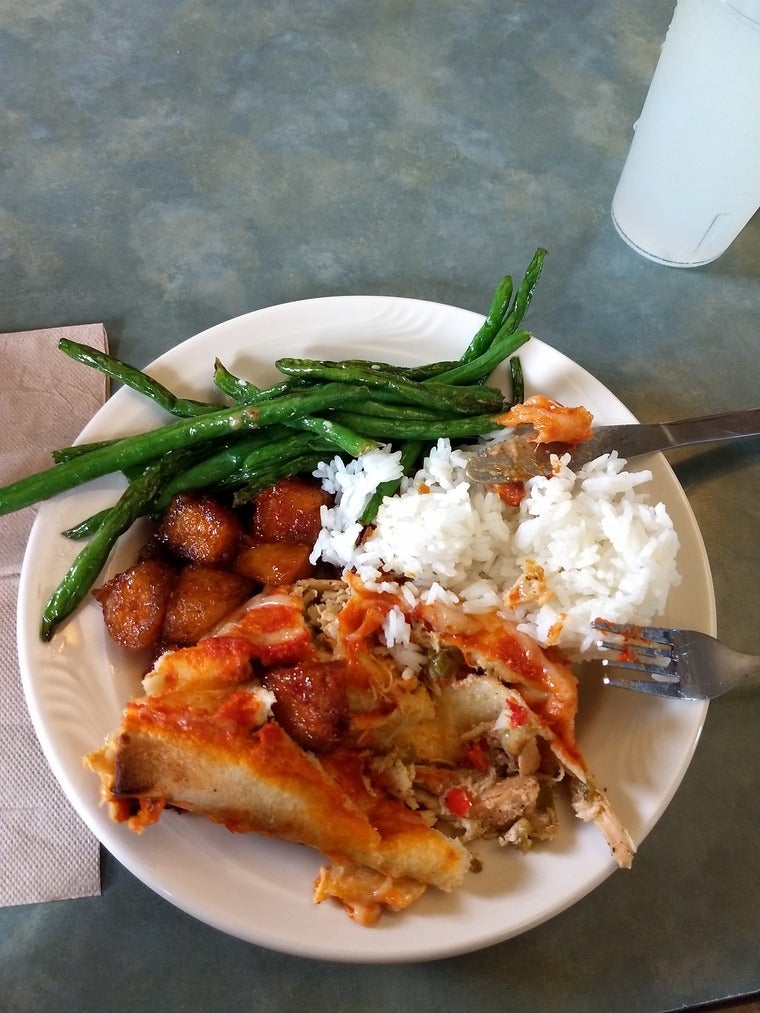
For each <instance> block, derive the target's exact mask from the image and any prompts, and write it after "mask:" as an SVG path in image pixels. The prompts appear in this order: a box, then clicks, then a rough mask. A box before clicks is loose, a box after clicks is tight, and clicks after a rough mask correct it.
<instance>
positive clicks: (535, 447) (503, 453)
mask: <svg viewBox="0 0 760 1013" xmlns="http://www.w3.org/2000/svg"><path fill="white" fill-rule="evenodd" d="M535 435H536V433H535V430H534V429H533V427H532V426H520V427H518V428H516V429H515V431H514V434H513V435H512V436H509V437H507V438H505V439H503V440H498V441H496V442H494V443H492V444H490V445H489V446H488V447H486V448H485V449H484V450H481V451H478V452H477V453H476V454H473V456H472V457H471V458H470V459H469V461H468V462H467V468H466V471H467V476H468V478H469V479H470V480H471V481H473V482H479V483H486V484H490V483H498V482H524V481H526V480H527V479H529V478H535V477H536V476H537V475H551V473H552V467H551V460H550V458H551V455H552V454H570V467H571V468H572V469H573V471H577V470H578V469H579V468H581V467H583V465H584V464H588V462H589V461H593V460H595V458H597V457H600V456H601V455H602V454H608V453H610V451H612V450H616V451H617V452H618V455H619V456H620V457H624V458H625V459H626V460H630V459H631V458H633V457H644V456H645V455H647V454H655V453H658V452H661V451H664V450H675V449H676V447H688V446H692V445H695V444H700V443H714V442H717V441H719V440H735V439H739V438H740V437H743V436H758V435H760V408H746V409H744V410H742V411H736V412H724V413H723V414H720V415H704V416H700V417H699V418H694V419H680V420H678V421H676V422H648V423H643V424H636V423H633V424H629V425H618V426H597V427H595V428H594V430H593V435H592V437H591V439H589V440H586V441H585V443H579V444H569V443H534V442H532V440H533V439H534V438H535Z"/></svg>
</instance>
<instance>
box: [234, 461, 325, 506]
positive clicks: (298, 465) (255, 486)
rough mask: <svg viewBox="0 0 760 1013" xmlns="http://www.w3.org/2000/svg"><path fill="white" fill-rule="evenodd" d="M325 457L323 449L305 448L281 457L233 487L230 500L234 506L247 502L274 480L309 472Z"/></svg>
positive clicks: (273, 482)
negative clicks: (293, 454) (286, 456)
mask: <svg viewBox="0 0 760 1013" xmlns="http://www.w3.org/2000/svg"><path fill="white" fill-rule="evenodd" d="M326 457H327V455H326V453H325V452H324V451H321V452H320V451H317V450H311V451H308V450H307V451H304V453H302V454H299V455H297V456H295V457H288V458H282V459H281V460H280V462H279V463H278V464H277V465H274V466H272V467H271V468H269V469H266V470H262V471H260V472H258V473H257V474H256V476H255V477H253V478H251V479H250V480H249V481H247V482H246V483H245V484H243V485H240V486H239V487H238V488H237V489H235V491H234V493H233V500H232V502H233V504H234V506H243V504H245V503H249V502H250V501H251V500H252V499H253V498H254V496H256V495H257V494H258V493H260V492H261V491H262V490H263V489H268V488H269V486H270V485H274V484H275V482H279V481H281V480H282V479H283V478H289V477H290V476H291V475H304V474H309V473H310V472H312V471H314V469H315V468H316V467H317V465H319V464H320V463H321V462H322V461H324V460H325V459H326Z"/></svg>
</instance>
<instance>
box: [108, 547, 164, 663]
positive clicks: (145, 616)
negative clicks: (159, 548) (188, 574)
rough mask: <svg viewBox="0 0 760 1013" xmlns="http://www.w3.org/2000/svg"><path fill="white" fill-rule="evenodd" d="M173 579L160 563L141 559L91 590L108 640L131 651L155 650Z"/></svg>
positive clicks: (160, 561)
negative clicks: (101, 613) (98, 605)
mask: <svg viewBox="0 0 760 1013" xmlns="http://www.w3.org/2000/svg"><path fill="white" fill-rule="evenodd" d="M176 576H177V575H176V572H175V570H174V568H173V567H172V566H170V565H169V564H168V563H166V562H164V561H163V560H161V559H157V558H153V559H145V560H143V561H142V562H139V563H136V564H135V565H134V566H131V567H130V568H129V569H128V570H124V571H123V573H118V574H117V575H116V576H115V577H112V578H111V580H109V581H107V582H106V583H105V584H104V585H103V586H102V587H99V588H95V589H94V590H93V592H92V593H93V595H94V596H95V598H96V599H97V601H98V603H99V604H100V607H101V608H102V609H103V620H104V622H105V625H106V629H107V630H108V633H109V636H110V637H111V639H112V640H114V641H115V642H116V643H117V644H120V645H121V646H122V647H126V648H128V649H129V650H133V651H138V650H144V649H146V648H152V647H155V646H156V644H157V643H158V641H159V637H160V635H161V629H162V626H163V622H164V616H165V614H166V607H167V604H168V601H169V595H170V594H171V591H172V588H173V587H174V582H175V580H176Z"/></svg>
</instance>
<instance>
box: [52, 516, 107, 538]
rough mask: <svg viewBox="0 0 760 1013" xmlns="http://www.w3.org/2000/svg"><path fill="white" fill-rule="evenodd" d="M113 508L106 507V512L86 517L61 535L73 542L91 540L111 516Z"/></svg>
mask: <svg viewBox="0 0 760 1013" xmlns="http://www.w3.org/2000/svg"><path fill="white" fill-rule="evenodd" d="M111 510H113V507H106V508H105V509H104V510H98V512H97V513H94V514H91V515H90V516H89V517H85V519H84V520H82V521H79V523H78V524H75V525H74V526H73V527H71V528H66V530H65V531H62V532H61V534H62V535H63V537H64V538H69V539H70V540H71V541H72V542H81V541H84V539H85V538H89V537H90V536H91V535H94V534H95V532H96V531H97V530H98V528H99V527H100V525H101V524H102V523H103V521H105V520H106V519H107V517H108V516H109V515H110V513H111Z"/></svg>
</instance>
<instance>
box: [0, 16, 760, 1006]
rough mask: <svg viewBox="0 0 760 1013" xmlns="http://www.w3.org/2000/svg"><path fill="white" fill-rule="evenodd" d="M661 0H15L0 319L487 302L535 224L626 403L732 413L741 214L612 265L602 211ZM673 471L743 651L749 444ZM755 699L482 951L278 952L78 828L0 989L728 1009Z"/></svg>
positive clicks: (544, 306) (742, 932) (568, 327)
mask: <svg viewBox="0 0 760 1013" xmlns="http://www.w3.org/2000/svg"><path fill="white" fill-rule="evenodd" d="M672 6H673V5H672V3H656V4H653V3H651V2H649V0H608V2H607V3H605V4H600V3H592V2H588V0H579V2H573V3H569V2H567V0H565V2H563V0H545V2H535V0H530V2H528V0H513V2H509V3H498V2H496V0H468V2H466V3H463V2H460V3H457V2H454V0H435V2H432V0H427V2H424V0H410V2H408V3H399V2H396V0H376V2H374V3H372V4H364V3H361V2H360V0H276V2H270V3H267V2H264V3H260V4H253V3H250V4H247V3H243V2H240V0H214V2H203V0H164V2H163V3H160V4H156V3H150V2H147V0H130V2H129V3H121V2H117V0H100V2H98V3H94V2H92V0H24V2H21V0H11V2H10V3H6V4H5V5H3V7H2V9H1V10H0V94H2V103H1V104H0V125H1V127H0V129H1V131H2V145H1V146H0V224H1V231H2V244H1V247H0V279H2V289H3V297H2V299H1V300H0V331H3V332H10V331H20V330H26V329H32V328H43V327H52V326H60V325H67V324H79V323H86V322H93V321H99V322H103V323H104V324H105V326H106V329H107V331H108V335H109V339H110V345H111V349H112V351H113V353H114V354H115V355H117V356H118V357H119V358H122V359H124V360H126V361H128V362H130V363H132V364H133V365H136V366H139V367H143V366H145V365H146V364H147V363H149V362H151V361H152V360H153V359H155V358H156V357H157V356H159V355H160V354H162V353H164V352H165V351H167V350H169V349H171V348H173V347H174V346H175V345H177V344H178V343H179V342H181V341H183V340H184V339H186V338H188V337H190V336H192V335H194V334H196V333H198V332H200V331H202V330H204V329H206V328H208V327H210V326H212V325H214V324H217V323H219V322H221V321H224V320H227V319H230V318H233V317H236V316H238V315H240V314H243V313H247V312H249V311H251V310H257V309H260V308H262V307H267V306H273V305H276V304H280V303H285V302H290V301H294V300H303V299H308V298H312V297H319V296H341V295H355V294H362V295H383V296H385V295H390V296H405V297H410V298H413V299H419V300H429V301H431V302H435V303H444V304H449V305H452V306H456V307H463V308H465V309H469V310H473V311H476V312H478V313H483V312H485V310H486V309H487V307H488V303H489V300H490V297H491V294H492V291H493V289H494V287H495V285H496V283H497V281H498V280H499V278H500V277H501V276H502V275H503V274H504V273H505V272H513V273H515V274H519V272H520V271H521V270H522V269H523V267H524V266H525V264H527V263H528V261H529V260H530V257H531V255H532V254H533V251H534V250H535V249H536V248H537V247H539V246H541V247H545V248H546V249H547V251H548V255H547V258H546V263H545V266H544V271H543V275H542V278H541V282H540V285H539V287H538V289H537V292H536V296H535V299H534V302H533V305H532V306H531V309H530V317H529V325H530V328H531V330H532V331H533V333H534V334H535V335H537V336H538V337H539V338H540V339H541V340H542V341H544V342H546V343H547V344H549V345H551V346H552V347H554V348H556V349H557V350H559V351H560V352H563V353H564V354H565V355H567V356H568V357H569V358H570V359H572V360H573V362H575V363H577V364H578V365H579V366H581V367H583V368H584V369H586V370H588V371H589V372H590V373H591V374H593V376H595V377H596V378H597V379H598V380H599V381H601V383H602V384H604V386H605V387H606V388H608V389H609V390H610V391H611V392H612V393H613V394H615V395H616V396H617V397H618V398H619V399H620V400H621V401H622V402H623V403H624V404H625V405H626V406H627V407H628V408H629V409H630V410H631V411H632V412H633V413H634V414H635V415H636V416H637V417H638V418H640V419H642V420H646V421H657V420H664V419H675V418H679V417H685V416H688V415H701V414H710V413H713V412H719V411H728V410H730V409H733V408H745V407H754V406H755V405H756V404H757V403H758V393H757V391H758V377H759V376H760V372H759V368H758V351H759V349H760V221H759V220H758V219H757V217H756V218H755V219H754V220H752V221H751V222H750V223H749V225H748V226H747V227H746V228H745V230H744V231H743V233H742V234H741V235H740V236H739V238H738V239H737V240H736V241H735V242H734V244H733V245H732V246H731V248H730V249H729V250H728V251H727V252H726V253H725V254H724V255H723V256H722V257H720V258H719V259H718V260H716V261H715V262H714V263H712V264H709V265H707V266H705V267H701V268H696V269H687V270H679V269H672V268H667V267H663V266H659V265H657V264H654V263H651V262H649V261H647V260H645V259H643V258H642V257H640V256H638V255H637V254H636V253H635V252H633V251H632V250H631V249H630V248H629V247H628V246H626V245H625V244H624V243H623V242H622V241H621V239H620V238H619V237H618V235H617V233H616V232H615V229H614V227H613V225H612V222H611V218H610V203H611V200H612V195H613V193H614V190H615V186H616V183H617V180H618V177H619V175H620V171H621V168H622V165H623V162H624V160H625V156H626V153H627V151H628V147H629V144H630V141H631V137H632V131H633V124H634V122H635V121H636V119H637V117H638V115H639V112H640V110H641V107H642V104H643V101H644V98H645V96H646V92H647V87H648V84H649V81H650V78H651V75H652V72H653V70H654V67H655V64H656V61H657V57H658V54H659V51H660V46H661V43H662V40H663V38H664V36H665V32H666V29H667V27H668V22H669V20H670V16H671V14H672ZM39 396H40V398H44V391H40V392H39ZM670 463H671V464H672V466H673V469H674V472H675V475H676V477H677V479H678V481H679V482H680V484H681V485H682V487H683V489H684V491H685V493H686V495H687V497H688V500H689V503H690V505H691V509H692V510H693V512H694V516H695V518H696V520H697V523H698V525H699V528H700V530H701V533H702V537H703V539H704V543H705V548H706V551H707V556H708V558H709V564H710V568H711V573H712V581H713V584H714V589H715V601H716V611H717V624H718V632H719V635H720V636H721V638H722V639H724V640H726V641H727V642H729V643H731V644H732V645H733V646H735V647H737V648H739V649H741V650H743V651H746V652H750V653H754V654H760V621H759V619H760V596H759V594H758V574H759V573H760V552H759V551H758V543H759V539H758V529H759V527H760V442H759V438H756V437H750V438H748V439H746V440H743V441H739V442H736V443H734V444H731V445H720V446H718V447H712V448H703V449H699V450H688V451H679V452H677V453H674V454H672V455H671V457H670ZM3 635H4V636H8V637H10V636H14V635H15V634H14V631H13V630H11V629H8V630H3ZM759 718H760V694H759V693H758V685H757V682H754V683H751V684H748V685H745V686H744V687H742V688H740V689H738V690H735V691H734V692H732V693H729V694H728V695H726V696H724V697H721V698H720V699H718V700H716V701H714V702H713V703H712V704H711V705H710V707H709V709H708V713H707V718H706V721H705V724H704V728H703V730H702V732H701V736H700V738H699V742H698V744H697V748H696V751H695V754H694V757H693V760H692V762H691V764H690V766H689V768H688V770H687V772H686V774H685V776H684V778H683V781H682V782H681V784H680V786H679V788H678V790H677V791H676V793H675V796H674V798H673V799H672V801H671V802H670V804H669V805H668V806H667V808H666V809H665V812H664V814H663V816H662V817H661V819H660V820H659V821H658V822H657V824H656V825H655V827H654V828H653V829H652V831H651V832H650V833H649V834H648V836H647V837H646V839H645V840H644V841H643V843H642V844H641V846H640V848H639V851H638V854H637V855H636V858H635V861H634V863H633V867H632V869H631V870H630V871H625V872H623V871H621V872H616V873H614V874H613V875H611V876H610V877H609V878H606V879H605V880H604V881H603V882H602V883H601V884H600V885H599V886H598V887H597V888H596V889H594V890H593V891H592V892H591V893H589V894H588V895H587V896H585V897H583V898H582V899H580V900H578V901H577V903H574V904H572V905H571V906H570V907H568V908H567V909H566V910H563V911H562V912H560V913H557V914H556V915H555V917H553V918H551V919H550V920H548V921H546V922H545V923H543V924H541V925H539V926H537V927H534V928H532V929H530V930H529V931H526V932H524V933H522V934H519V935H516V936H515V937H513V938H511V939H508V940H506V941H503V942H501V943H497V944H496V945H492V946H489V947H487V948H485V949H482V950H478V951H476V952H472V953H466V954H461V955H457V956H451V957H447V958H445V959H441V960H429V961H410V962H405V961H394V962H392V963H390V964H386V965H383V966H377V965H375V964H373V963H371V962H361V963H353V962H351V961H350V960H347V961H345V962H330V961H324V960H318V959H311V958H309V957H304V956H294V955H288V954H284V953H279V952H276V951H274V950H271V949H268V948H263V947H259V946H256V945H254V944H252V943H248V942H244V941H242V940H240V939H238V938H235V937H234V936H232V935H229V934H227V933H225V932H223V931H220V930H219V929H217V928H214V927H211V926H209V925H206V924H204V923H203V922H202V921H200V920H198V919H196V918H194V917H192V916H191V915H190V914H187V913H185V912H184V911H182V910H180V909H179V908H178V907H176V906H175V905H174V904H172V903H171V902H170V901H169V900H167V899H164V898H163V897H162V896H159V895H158V894H157V893H155V892H153V891H152V890H151V889H149V888H148V887H147V886H145V885H143V883H142V882H140V881H139V880H138V879H137V878H136V877H135V876H134V875H132V874H131V873H130V872H128V871H127V870H126V869H125V868H124V867H123V866H122V865H121V864H120V863H119V862H118V861H117V860H116V859H114V858H113V857H112V856H111V855H109V854H108V853H107V852H106V851H104V852H103V855H102V894H101V896H99V897H92V898H88V899H77V900H66V901H56V902H50V903H40V904H32V905H23V906H15V907H7V908H4V909H0V1010H3V1011H9V1013H10V1011H14V1013H16V1011H26V1010H30V1011H31V1010H34V1011H46V1010H50V1011H52V1010H56V1011H59V1010H88V1011H89V1010H100V1009H103V1010H105V1009H108V1010H111V1011H114V1010H121V1009H124V1010H126V1009H131V1008H134V1007H142V1008H145V1009H161V1010H177V1011H179V1010H202V1011H205V1010H208V1011H216V1010H219V1011H222V1010H224V1011H232V1010H241V1011H242V1010H249V1009H250V1010H257V1011H264V1010H313V1009H314V1010H316V1009H332V1010H335V1011H336V1013H337V1011H344V1010H345V1011H348V1010H367V1011H371V1010H372V1011H373V1010H377V1011H381V1010H396V1009H398V1010H401V1009H404V1010H407V1011H410V1013H418V1011H419V1013H422V1011H433V1010H448V1009H455V1008H472V1009H483V1010H486V1009H497V1010H498V1009H505V1010H539V1009H540V1010H554V1009H556V1010H590V1009H613V1010H645V1011H653V1010H671V1009H679V1008H683V1007H688V1006H699V1005H702V1004H708V1003H716V1002H721V1001H726V1000H732V1001H738V1000H739V999H741V1000H742V1001H744V1002H745V1003H750V1002H751V998H750V997H751V996H753V994H754V995H757V993H759V992H760V957H759V956H758V938H759V937H760V888H759V887H758V882H759V877H758V869H759V868H760V835H759V834H758V832H757V827H758V822H759V820H758V817H759V816H760V803H759V801H758V800H759V799H760V791H759V790H758V789H760V764H759V763H758V734H757V728H758V719H759ZM367 931H382V929H377V930H375V929H368V930H367Z"/></svg>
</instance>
